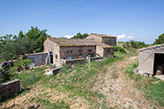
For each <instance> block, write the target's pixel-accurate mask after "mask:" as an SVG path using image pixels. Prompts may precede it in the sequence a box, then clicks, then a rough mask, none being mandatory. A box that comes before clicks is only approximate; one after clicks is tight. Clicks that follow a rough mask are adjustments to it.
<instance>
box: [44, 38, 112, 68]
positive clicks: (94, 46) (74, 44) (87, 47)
mask: <svg viewBox="0 0 164 109" xmlns="http://www.w3.org/2000/svg"><path fill="white" fill-rule="evenodd" d="M111 40H112V39H111ZM44 52H47V53H48V54H49V57H50V59H49V62H51V63H52V64H55V65H56V66H60V65H61V64H62V62H61V60H71V59H77V58H85V57H92V56H99V57H107V58H113V57H114V47H113V46H110V45H109V44H108V45H107V44H105V43H102V42H99V41H95V40H92V39H88V38H86V39H66V38H52V37H47V38H46V40H45V41H44Z"/></svg>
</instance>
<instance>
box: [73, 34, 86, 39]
mask: <svg viewBox="0 0 164 109" xmlns="http://www.w3.org/2000/svg"><path fill="white" fill-rule="evenodd" d="M87 36H88V34H87V33H84V34H81V33H77V35H74V36H73V37H72V38H71V39H84V38H85V37H87Z"/></svg>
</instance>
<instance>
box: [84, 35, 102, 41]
mask: <svg viewBox="0 0 164 109" xmlns="http://www.w3.org/2000/svg"><path fill="white" fill-rule="evenodd" d="M86 39H90V40H95V41H97V42H102V41H103V40H102V37H99V36H96V35H89V36H88V37H86Z"/></svg>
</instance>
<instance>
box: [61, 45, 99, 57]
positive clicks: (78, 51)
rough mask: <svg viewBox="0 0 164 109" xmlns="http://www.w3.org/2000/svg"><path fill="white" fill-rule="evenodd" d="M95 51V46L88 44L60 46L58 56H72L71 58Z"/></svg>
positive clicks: (84, 55)
mask: <svg viewBox="0 0 164 109" xmlns="http://www.w3.org/2000/svg"><path fill="white" fill-rule="evenodd" d="M95 51H96V47H95V46H88V47H85V46H84V47H61V48H60V56H61V59H64V57H65V59H68V57H72V59H76V58H79V57H80V56H81V57H82V58H84V57H86V56H88V55H92V54H94V53H95Z"/></svg>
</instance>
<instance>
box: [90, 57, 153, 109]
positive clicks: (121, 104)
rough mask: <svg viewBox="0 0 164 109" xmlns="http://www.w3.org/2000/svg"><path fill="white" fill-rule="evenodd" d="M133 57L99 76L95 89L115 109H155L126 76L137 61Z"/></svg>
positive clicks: (116, 64) (136, 58)
mask: <svg viewBox="0 0 164 109" xmlns="http://www.w3.org/2000/svg"><path fill="white" fill-rule="evenodd" d="M137 60H138V57H131V58H127V59H124V60H123V61H120V62H117V63H114V64H113V65H111V66H109V68H108V70H107V71H106V72H103V73H101V74H100V75H99V76H98V80H97V81H98V82H96V83H95V86H96V87H94V88H93V89H94V90H95V91H99V92H100V93H103V94H104V95H105V96H107V102H108V103H109V106H110V107H114V108H121V109H122V108H134V109H141V108H142V109H153V108H154V107H156V106H153V105H152V104H151V103H150V102H149V101H147V100H146V98H145V97H144V95H143V93H142V92H141V91H140V90H139V89H137V88H135V87H134V86H133V84H134V81H133V80H130V79H129V77H127V75H126V74H125V71H126V69H127V67H128V66H129V65H130V64H132V63H133V62H135V61H137Z"/></svg>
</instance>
